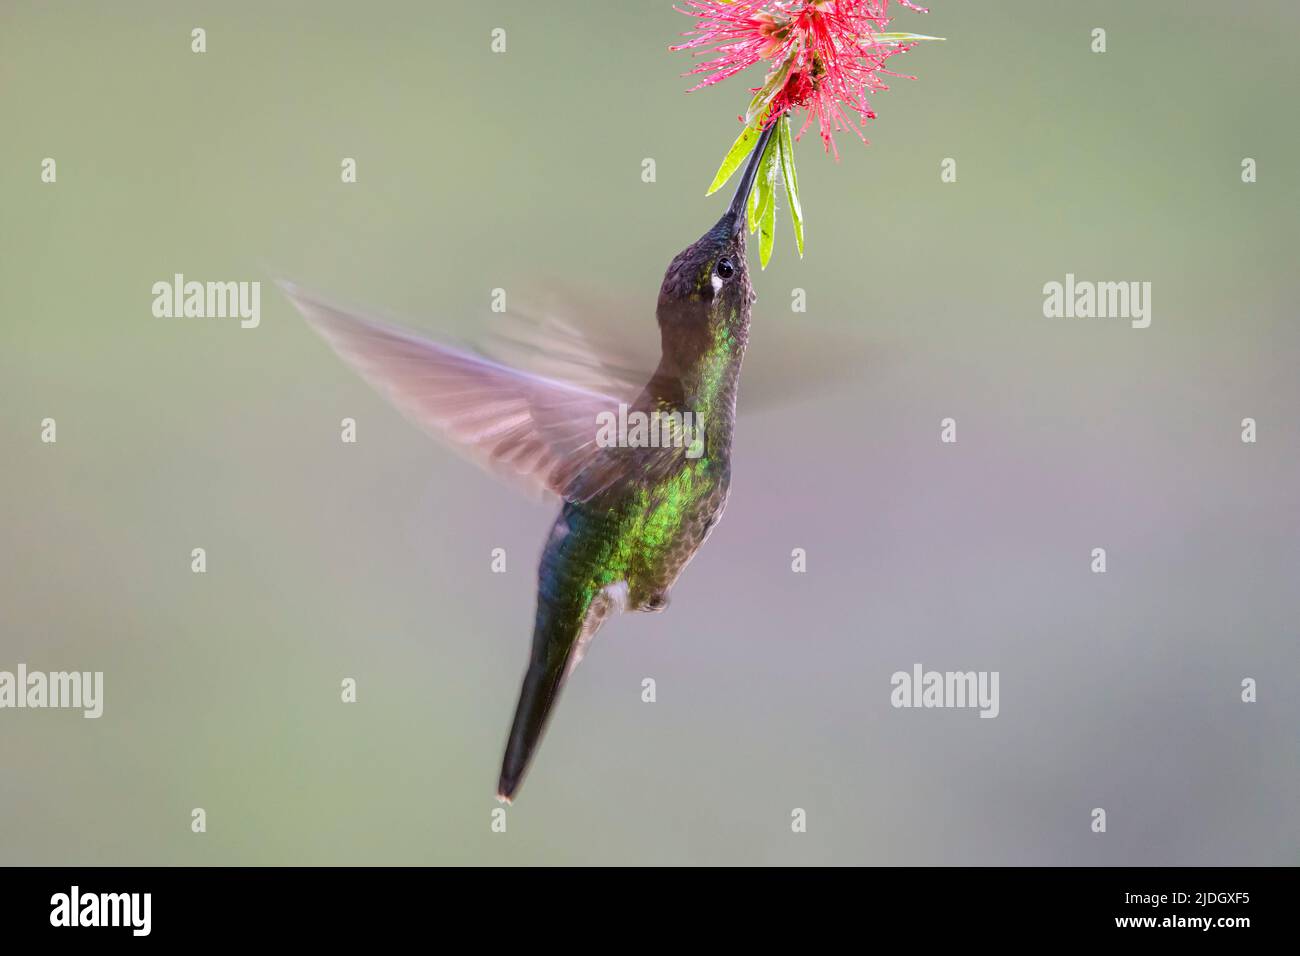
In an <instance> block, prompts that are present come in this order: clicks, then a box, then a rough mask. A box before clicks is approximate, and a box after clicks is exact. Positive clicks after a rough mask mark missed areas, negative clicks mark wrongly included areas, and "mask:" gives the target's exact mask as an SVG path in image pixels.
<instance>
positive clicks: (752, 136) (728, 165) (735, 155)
mask: <svg viewBox="0 0 1300 956" xmlns="http://www.w3.org/2000/svg"><path fill="white" fill-rule="evenodd" d="M764 115H766V113H765V114H764ZM761 125H762V119H761V118H760V120H759V122H758V124H751V125H749V126H746V127H745V128H744V129H742V130H741V131H740V135H739V136H737V137H736V141H735V142H734V143H732V144H731V149H729V150H727V155H726V156H724V157H722V165H721V166H719V167H718V173H717V175H716V176H714V177H713V184H712V185H711V186H709V191H708V192H706V193H705V194H704V195H706V196H712V195H713V194H714V193H716V192H717V191H718V190H719V189H721V188H722V187H723V186H725V185H726V184H727V180H728V179H730V178H731V177H732V176H733V175H734V174H735V172H736V170H737V169H739V168H740V164H741V163H743V162H744V161H745V157H746V156H748V155H749V154H750V153H752V152H753V151H754V144H755V143H757V142H758V131H759V128H760V126H761Z"/></svg>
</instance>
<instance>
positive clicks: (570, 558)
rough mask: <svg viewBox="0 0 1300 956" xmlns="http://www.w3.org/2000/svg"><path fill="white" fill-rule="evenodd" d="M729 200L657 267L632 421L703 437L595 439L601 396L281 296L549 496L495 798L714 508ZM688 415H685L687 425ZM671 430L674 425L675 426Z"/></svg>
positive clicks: (738, 216) (384, 379)
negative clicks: (660, 418)
mask: <svg viewBox="0 0 1300 956" xmlns="http://www.w3.org/2000/svg"><path fill="white" fill-rule="evenodd" d="M771 130H772V127H769V129H768V130H766V131H764V133H763V134H762V135H761V137H760V139H759V142H758V145H757V147H756V149H755V151H754V154H753V157H752V158H751V160H750V163H749V165H748V167H747V168H746V170H745V174H744V176H743V178H742V182H741V185H740V188H739V189H738V190H737V193H736V198H735V199H734V200H733V201H732V204H731V206H730V208H729V209H728V210H727V212H726V213H725V214H724V215H723V217H722V218H721V219H720V220H719V221H718V223H717V225H715V226H714V227H713V228H712V229H711V230H709V232H707V233H706V234H705V235H704V236H702V237H701V238H700V239H699V240H698V241H697V242H695V243H693V244H692V245H690V246H688V247H687V248H686V249H685V250H683V251H682V252H681V253H679V254H678V255H677V257H676V258H674V259H673V261H672V263H671V264H670V265H669V267H668V270H667V272H666V274H665V276H664V281H663V285H662V287H661V289H660V292H659V302H658V307H657V310H656V313H657V317H658V320H659V327H660V338H661V344H662V355H661V358H660V362H659V366H658V368H657V369H656V370H655V372H654V374H653V375H652V376H651V377H650V380H649V382H648V383H647V384H646V385H645V388H644V389H643V390H642V391H641V393H640V395H639V396H637V397H636V399H635V400H634V401H633V402H631V403H628V405H629V408H630V411H632V412H641V413H645V414H646V415H664V414H666V415H669V416H672V415H679V416H681V417H682V418H685V419H686V420H688V421H693V422H694V423H695V434H696V435H697V436H698V437H699V439H700V440H699V441H698V442H697V443H695V444H693V445H691V446H688V445H687V444H686V443H683V442H674V441H663V442H660V447H640V446H635V447H625V446H619V445H615V446H611V447H605V446H602V445H600V444H599V443H598V442H597V441H596V440H595V439H596V433H597V422H598V420H599V416H601V415H603V414H608V413H610V412H611V409H612V408H613V407H617V405H618V404H619V403H618V401H617V399H616V398H614V397H613V396H610V395H606V394H603V393H597V392H593V391H589V390H586V389H581V388H578V387H576V386H572V385H566V384H564V383H562V382H557V381H554V380H550V379H542V378H538V377H536V376H530V375H527V374H525V373H521V372H517V371H515V370H514V369H510V368H508V367H505V366H502V365H499V364H496V363H494V362H490V361H488V360H486V359H482V358H479V357H477V356H472V355H468V354H466V353H462V352H458V351H455V350H452V349H448V348H446V347H444V346H439V345H436V344H434V343H431V342H427V341H425V340H423V339H419V338H416V337H414V336H412V335H410V334H409V333H406V332H403V331H402V330H400V329H396V328H394V327H392V326H387V325H384V324H382V323H378V322H375V321H373V320H370V319H363V318H360V317H357V316H352V315H349V314H347V313H344V312H341V311H339V310H337V309H333V308H331V307H328V306H325V305H324V304H322V303H320V302H318V301H315V300H311V299H308V298H306V297H304V296H302V295H301V294H300V293H298V292H297V291H296V290H294V289H292V288H290V289H289V290H288V291H289V292H290V295H291V296H292V297H293V299H294V302H295V304H296V305H298V307H299V308H300V309H301V310H302V311H303V313H304V315H305V316H306V317H307V318H308V319H309V320H310V321H311V322H312V323H313V324H314V325H315V326H316V327H317V329H318V330H319V331H321V333H322V334H323V335H324V336H325V337H326V339H327V340H328V341H329V342H330V343H331V344H332V345H333V346H334V347H335V349H336V350H337V351H338V352H339V354H340V355H342V356H343V357H344V358H345V359H347V360H349V361H350V362H352V363H353V364H354V365H355V366H356V367H357V368H358V370H359V371H360V372H361V373H362V375H363V376H365V377H366V378H367V379H369V380H370V381H371V382H372V383H373V384H375V385H376V386H377V387H379V388H380V390H381V391H384V392H386V393H387V394H388V395H389V397H390V398H392V399H393V401H394V402H395V403H396V404H397V405H398V406H399V407H401V408H403V410H405V411H406V412H407V413H408V414H410V415H411V416H412V417H413V418H415V419H416V420H417V421H418V422H420V423H421V424H423V425H425V426H426V427H429V428H430V430H432V431H435V432H436V433H438V434H439V435H441V436H443V437H446V438H449V439H451V440H452V441H453V442H455V443H457V444H459V445H460V446H461V448H462V450H463V451H465V452H466V453H467V454H468V455H470V457H473V458H476V459H477V460H479V461H480V463H482V464H484V465H486V466H487V467H489V468H491V469H493V470H497V471H502V472H507V473H509V475H510V476H511V477H514V478H520V477H523V478H524V479H526V480H527V481H530V482H531V483H532V484H534V485H535V486H539V487H541V488H542V489H544V490H546V491H548V492H552V493H554V494H557V495H558V496H559V497H560V499H561V500H562V506H561V509H560V514H559V516H558V517H557V518H556V520H555V523H554V525H553V526H552V528H551V533H550V536H549V537H548V539H547V541H546V544H545V547H544V549H543V552H542V558H541V563H540V566H539V568H538V582H537V613H536V619H535V623H534V627H533V642H532V652H531V656H530V658H529V664H528V668H527V671H526V672H525V675H524V681H523V687H522V688H521V691H520V697H519V704H518V707H517V709H516V712H515V718H514V723H513V726H512V727H511V730H510V735H509V739H508V741H507V744H506V753H505V758H504V761H503V764H502V768H501V779H500V782H499V784H498V791H497V792H498V796H499V797H500V798H501V799H503V800H507V801H508V800H510V799H512V798H513V797H514V795H515V793H516V792H517V790H518V788H519V785H520V784H521V782H522V780H523V776H524V773H525V772H526V770H527V769H528V765H529V762H530V760H531V757H532V755H533V753H534V751H535V749H536V747H537V744H538V743H539V741H540V740H541V736H542V733H543V731H544V730H545V727H546V722H547V719H548V718H549V716H550V714H551V711H552V708H553V707H554V705H555V702H556V700H557V699H558V697H559V694H560V691H561V690H562V689H563V686H564V682H565V680H566V678H567V677H568V675H569V674H570V673H571V672H572V670H573V668H574V667H575V666H576V665H577V663H578V661H579V660H581V658H582V655H583V653H584V651H585V649H586V645H587V643H588V642H589V641H590V640H591V638H592V637H593V636H594V635H595V633H596V631H597V630H598V629H599V628H600V626H601V625H602V624H603V623H604V622H605V620H606V619H607V618H608V617H609V615H610V614H612V613H615V612H619V611H660V610H663V608H664V607H666V606H667V603H668V594H669V591H670V589H671V588H672V586H673V584H674V582H676V580H677V577H678V575H680V574H681V572H682V569H683V568H685V567H686V565H687V563H688V562H689V561H690V560H691V558H692V557H693V556H694V555H695V552H696V551H697V550H698V549H699V547H700V545H702V544H703V543H704V541H705V539H706V538H707V537H708V535H709V532H710V531H711V530H712V528H713V526H714V525H715V524H716V522H717V520H718V518H719V517H721V515H722V511H723V508H724V507H725V506H726V501H727V492H728V488H729V485H730V480H731V441H732V430H733V427H734V423H735V410H736V390H737V385H738V383H739V379H740V367H741V361H742V359H743V357H744V352H745V346H746V343H747V340H748V334H749V323H750V309H751V305H752V302H753V299H754V294H753V290H752V288H751V286H750V282H749V275H748V269H747V263H746V259H745V230H744V215H745V213H744V207H745V203H746V201H747V199H748V196H749V191H750V188H751V186H752V184H753V179H754V175H755V173H756V169H757V165H758V159H759V157H760V156H761V155H762V153H763V150H764V148H765V146H766V144H767V141H768V137H769V136H770V135H771ZM687 416H689V417H687ZM678 420H680V419H678Z"/></svg>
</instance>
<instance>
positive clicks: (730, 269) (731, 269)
mask: <svg viewBox="0 0 1300 956" xmlns="http://www.w3.org/2000/svg"><path fill="white" fill-rule="evenodd" d="M713 268H714V271H715V272H717V273H718V278H720V279H730V278H731V277H732V276H734V275H735V274H736V267H735V266H734V265H732V264H731V260H730V259H728V258H727V257H726V256H723V257H722V258H721V259H719V260H718V264H717V265H716V266H714V267H713Z"/></svg>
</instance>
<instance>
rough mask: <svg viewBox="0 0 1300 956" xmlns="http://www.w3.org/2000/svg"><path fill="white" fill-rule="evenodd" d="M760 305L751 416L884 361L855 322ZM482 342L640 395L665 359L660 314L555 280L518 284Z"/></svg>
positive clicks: (499, 353) (506, 354)
mask: <svg viewBox="0 0 1300 956" xmlns="http://www.w3.org/2000/svg"><path fill="white" fill-rule="evenodd" d="M764 301H765V299H760V300H759V302H758V304H757V305H756V306H755V312H756V314H755V318H754V325H753V327H752V328H751V330H750V346H751V348H749V350H748V351H747V353H746V355H745V374H744V375H743V376H742V380H741V384H740V392H739V399H738V405H739V411H740V413H741V414H742V415H749V414H753V413H756V412H762V411H769V410H772V409H777V408H784V407H787V406H790V405H793V404H796V403H798V402H800V401H804V400H807V399H810V398H814V397H816V396H817V395H819V394H821V393H825V392H827V391H832V390H834V389H835V388H836V387H838V386H842V385H845V384H847V383H851V382H853V381H854V380H856V379H860V378H862V377H863V376H864V375H867V374H870V372H871V370H872V369H873V368H875V367H876V366H877V365H878V364H879V363H880V361H881V360H882V346H881V343H880V342H879V341H868V340H866V339H863V338H861V337H859V336H858V335H855V334H854V333H853V332H851V331H849V330H848V329H846V328H843V327H839V328H837V327H836V326H833V325H827V323H825V322H809V321H806V319H807V316H805V315H801V314H799V313H795V312H788V313H787V314H786V315H781V314H780V313H778V312H777V311H776V308H775V307H774V308H773V309H772V310H771V312H770V317H769V313H768V312H767V311H766V310H764V309H763V302H764ZM489 322H490V325H489V326H488V328H487V330H486V334H485V336H484V338H483V340H482V342H481V343H476V347H477V348H480V349H481V350H482V351H483V352H485V353H486V354H488V355H489V356H491V357H492V358H495V359H498V360H500V361H502V362H503V363H505V364H507V365H510V366H512V367H515V368H519V369H524V370H527V371H529V372H532V373H535V374H538V375H541V376H543V377H546V378H553V379H556V380H558V381H565V382H571V383H573V384H575V385H579V386H581V387H584V388H590V389H591V390H593V391H598V392H603V393H605V394H607V395H614V396H622V397H626V400H627V401H628V402H631V401H632V400H633V399H634V398H635V396H636V395H637V394H638V393H639V392H640V390H641V388H642V386H644V385H645V383H646V382H647V381H648V380H649V378H650V375H651V373H653V372H654V370H655V367H656V366H657V365H658V364H659V354H660V346H659V329H658V327H657V325H656V323H655V321H654V317H653V315H652V314H646V315H644V316H642V315H641V313H640V312H638V313H636V314H635V315H633V314H629V310H628V308H627V306H626V304H625V303H623V304H620V302H619V300H618V299H617V298H616V297H614V296H613V295H610V294H602V293H599V292H596V291H593V290H592V289H588V288H581V289H579V288H576V287H573V286H570V285H568V284H565V283H563V282H554V281H552V282H549V283H547V284H546V285H545V286H544V287H541V286H538V287H533V288H528V289H525V290H523V291H521V292H519V293H514V294H512V296H511V300H510V311H509V312H508V313H504V314H494V315H493V316H492V317H491V319H490V320H489Z"/></svg>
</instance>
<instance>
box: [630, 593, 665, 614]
mask: <svg viewBox="0 0 1300 956" xmlns="http://www.w3.org/2000/svg"><path fill="white" fill-rule="evenodd" d="M667 606H668V592H667V591H656V592H655V593H654V594H652V595H650V597H648V598H646V602H645V603H644V604H642V605H641V606H640V607H639V608H637V610H638V611H649V612H650V613H652V614H657V613H658V612H659V611H662V610H663V609H664V608H666V607H667Z"/></svg>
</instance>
